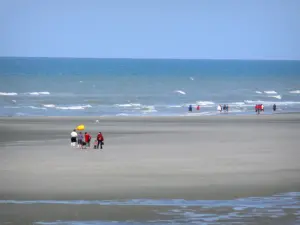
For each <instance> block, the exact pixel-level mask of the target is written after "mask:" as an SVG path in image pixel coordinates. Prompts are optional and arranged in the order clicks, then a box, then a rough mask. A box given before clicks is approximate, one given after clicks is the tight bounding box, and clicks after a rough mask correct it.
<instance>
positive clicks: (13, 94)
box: [0, 92, 18, 96]
mask: <svg viewBox="0 0 300 225" xmlns="http://www.w3.org/2000/svg"><path fill="white" fill-rule="evenodd" d="M0 95H3V96H15V95H18V93H16V92H0Z"/></svg>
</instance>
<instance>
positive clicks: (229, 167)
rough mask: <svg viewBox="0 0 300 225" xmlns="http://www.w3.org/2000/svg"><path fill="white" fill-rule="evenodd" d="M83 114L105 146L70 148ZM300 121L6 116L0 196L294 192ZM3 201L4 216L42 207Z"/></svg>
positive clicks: (0, 127)
mask: <svg viewBox="0 0 300 225" xmlns="http://www.w3.org/2000/svg"><path fill="white" fill-rule="evenodd" d="M95 120H99V123H96V122H95ZM80 123H84V124H85V126H86V129H87V131H90V132H91V133H92V135H93V136H94V137H95V135H96V133H97V132H98V131H101V132H103V134H104V136H105V146H104V149H103V150H102V151H100V150H93V149H88V150H79V149H74V148H71V147H70V140H69V139H70V138H69V135H70V132H71V130H72V129H73V128H74V127H75V126H76V125H78V124H80ZM299 125H300V115H299V114H289V115H260V116H214V117H157V118H154V117H152V118H151V117H138V118H129V117H122V118H121V117H118V118H116V117H112V118H109V117H108V118H104V117H102V118H101V117H98V118H92V117H84V118H81V117H71V118H54V117H48V118H44V117H39V118H38V117H36V118H0V132H1V134H0V149H1V150H0V165H1V169H0V181H1V183H0V196H1V197H0V199H2V200H5V199H14V200H22V199H24V200H33V199H53V200H59V199H63V200H64V199H79V200H82V199H85V200H87V199H91V200H96V199H97V200H102V199H103V200H105V199H133V198H148V199H162V198H163V199H233V198H240V197H249V196H270V195H272V194H276V193H282V192H298V191H300V163H299V158H300V148H299V143H300V132H299V127H300V126H299ZM22 207H23V208H22ZM32 207H34V206H32ZM35 207H36V206H35ZM44 207H46V206H44ZM47 207H51V205H50V206H47ZM86 207H88V206H86ZM0 209H1V211H2V216H1V218H6V220H5V221H9V220H10V218H14V216H15V215H23V217H22V218H25V220H26V221H31V220H33V218H34V217H35V216H36V215H34V213H32V212H34V211H32V210H29V211H26V210H25V208H24V206H14V205H3V204H0ZM21 209H24V210H21ZM139 209H140V210H141V211H142V210H143V208H142V207H140V208H139ZM40 210H42V209H40ZM66 210H67V209H66ZM107 210H108V209H107ZM114 210H116V209H113V210H112V211H111V212H113V211H114ZM92 211H93V210H91V212H92ZM104 211H105V210H104ZM108 211H110V210H108ZM122 211H123V210H122ZM125 211H126V210H125ZM3 212H6V213H3ZM26 212H27V213H26ZM123 212H124V211H123ZM72 215H73V214H72ZM85 215H86V214H85ZM110 215H114V213H112V214H110ZM126 215H129V214H126ZM73 217H74V218H78V219H80V218H81V217H80V216H78V217H76V216H75V214H74V216H73ZM82 217H86V216H82ZM112 217H114V216H112ZM74 218H73V219H74Z"/></svg>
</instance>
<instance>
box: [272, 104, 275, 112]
mask: <svg viewBox="0 0 300 225" xmlns="http://www.w3.org/2000/svg"><path fill="white" fill-rule="evenodd" d="M273 111H274V112H275V111H276V104H274V105H273Z"/></svg>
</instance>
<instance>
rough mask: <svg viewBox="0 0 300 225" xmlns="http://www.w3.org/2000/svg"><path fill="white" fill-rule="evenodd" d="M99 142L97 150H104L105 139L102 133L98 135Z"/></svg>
mask: <svg viewBox="0 0 300 225" xmlns="http://www.w3.org/2000/svg"><path fill="white" fill-rule="evenodd" d="M97 140H98V144H97V149H99V146H100V149H102V146H103V145H104V137H103V135H102V133H101V132H99V133H98V135H97Z"/></svg>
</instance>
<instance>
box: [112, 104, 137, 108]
mask: <svg viewBox="0 0 300 225" xmlns="http://www.w3.org/2000/svg"><path fill="white" fill-rule="evenodd" d="M115 106H116V107H122V108H129V107H141V106H142V105H141V104H140V103H127V104H115Z"/></svg>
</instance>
